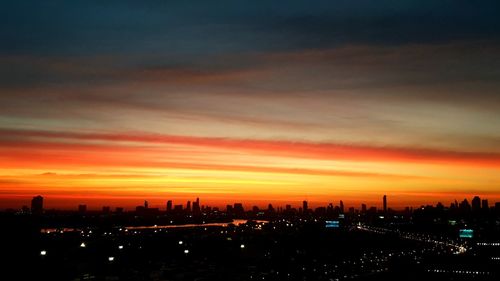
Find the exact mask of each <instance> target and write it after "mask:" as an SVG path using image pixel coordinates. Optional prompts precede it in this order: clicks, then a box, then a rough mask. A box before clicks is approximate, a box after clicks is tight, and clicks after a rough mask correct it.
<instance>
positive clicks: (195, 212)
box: [193, 198, 201, 214]
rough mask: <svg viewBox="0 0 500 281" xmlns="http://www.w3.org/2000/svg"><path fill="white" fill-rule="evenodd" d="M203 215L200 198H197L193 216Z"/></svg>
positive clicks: (194, 203)
mask: <svg viewBox="0 0 500 281" xmlns="http://www.w3.org/2000/svg"><path fill="white" fill-rule="evenodd" d="M199 213H201V209H200V198H196V201H194V202H193V214H199Z"/></svg>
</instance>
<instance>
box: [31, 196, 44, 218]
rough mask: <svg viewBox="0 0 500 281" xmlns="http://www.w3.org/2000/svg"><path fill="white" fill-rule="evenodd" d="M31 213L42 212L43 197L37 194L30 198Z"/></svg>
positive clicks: (37, 213)
mask: <svg viewBox="0 0 500 281" xmlns="http://www.w3.org/2000/svg"><path fill="white" fill-rule="evenodd" d="M31 213H32V214H34V215H41V214H43V197H42V196H40V195H38V196H35V197H33V199H31Z"/></svg>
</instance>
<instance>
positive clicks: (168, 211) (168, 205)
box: [167, 200, 172, 213]
mask: <svg viewBox="0 0 500 281" xmlns="http://www.w3.org/2000/svg"><path fill="white" fill-rule="evenodd" d="M170 212H172V200H168V201H167V213H170Z"/></svg>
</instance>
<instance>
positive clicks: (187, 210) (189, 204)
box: [186, 201, 191, 213]
mask: <svg viewBox="0 0 500 281" xmlns="http://www.w3.org/2000/svg"><path fill="white" fill-rule="evenodd" d="M186 212H188V213H189V212H191V201H187V204H186Z"/></svg>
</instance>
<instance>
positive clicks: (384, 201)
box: [383, 195, 387, 213]
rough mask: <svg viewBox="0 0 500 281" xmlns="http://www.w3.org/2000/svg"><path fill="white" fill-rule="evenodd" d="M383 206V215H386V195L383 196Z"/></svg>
mask: <svg viewBox="0 0 500 281" xmlns="http://www.w3.org/2000/svg"><path fill="white" fill-rule="evenodd" d="M383 204H384V213H387V195H384V198H383Z"/></svg>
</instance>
